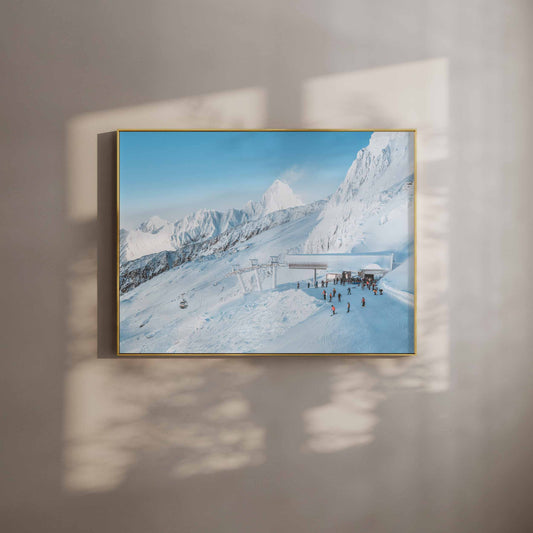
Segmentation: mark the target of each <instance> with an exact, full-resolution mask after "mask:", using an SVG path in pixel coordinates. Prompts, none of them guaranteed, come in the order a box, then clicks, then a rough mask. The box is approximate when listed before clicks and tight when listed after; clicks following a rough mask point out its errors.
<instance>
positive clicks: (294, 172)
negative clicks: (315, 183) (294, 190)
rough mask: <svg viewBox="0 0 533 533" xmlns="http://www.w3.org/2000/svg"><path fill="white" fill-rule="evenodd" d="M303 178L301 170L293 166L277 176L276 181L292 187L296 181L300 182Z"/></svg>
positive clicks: (303, 174)
mask: <svg viewBox="0 0 533 533" xmlns="http://www.w3.org/2000/svg"><path fill="white" fill-rule="evenodd" d="M304 177H305V172H304V170H303V168H301V167H299V166H297V165H294V166H292V167H290V168H288V169H287V170H284V171H283V172H282V173H281V174H280V175H279V176H278V179H279V180H281V181H284V182H285V183H288V184H289V185H292V184H294V183H296V182H298V181H300V180H301V179H302V178H304Z"/></svg>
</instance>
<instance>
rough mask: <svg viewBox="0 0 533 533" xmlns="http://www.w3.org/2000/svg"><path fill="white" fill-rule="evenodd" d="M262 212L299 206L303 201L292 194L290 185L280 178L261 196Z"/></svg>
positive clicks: (266, 212)
mask: <svg viewBox="0 0 533 533" xmlns="http://www.w3.org/2000/svg"><path fill="white" fill-rule="evenodd" d="M261 204H262V208H263V209H262V214H264V215H266V214H268V213H273V212H274V211H280V210H282V209H288V208H289V207H299V206H301V205H304V204H303V202H302V201H301V200H300V198H298V196H296V194H294V192H293V190H292V189H291V188H290V186H289V185H288V184H287V183H285V182H284V181H281V180H278V179H277V180H275V181H274V183H272V185H271V186H270V187H269V188H268V189H267V190H266V191H265V193H264V194H263V197H262V198H261Z"/></svg>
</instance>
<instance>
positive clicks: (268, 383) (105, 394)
mask: <svg viewBox="0 0 533 533" xmlns="http://www.w3.org/2000/svg"><path fill="white" fill-rule="evenodd" d="M531 15H532V6H531V4H530V2H528V1H527V0H523V1H519V0H508V1H506V2H503V1H501V0H499V1H497V0H487V1H483V2H476V1H469V2H465V1H464V0H462V1H458V0H457V1H456V0H449V1H447V2H442V1H430V0H428V1H422V0H408V1H403V2H395V1H382V2H368V1H360V0H350V1H342V0H340V1H330V2H321V1H313V0H307V1H290V2H287V1H278V0H273V1H265V2H252V1H250V0H246V1H245V0H226V1H218V0H217V1H214V0H196V1H184V0H178V1H175V2H167V1H159V0H156V1H153V2H141V1H138V0H129V1H122V0H115V1H114V2H105V1H99V0H96V1H92V2H73V1H65V0H52V1H49V2H35V1H33V2H32V1H27V2H9V3H8V2H4V4H3V6H2V16H1V17H0V39H1V42H2V47H1V50H2V52H1V56H0V57H1V72H2V78H1V79H2V82H1V84H0V96H1V98H0V109H1V115H0V117H1V118H0V123H1V128H0V139H1V142H0V150H1V153H0V168H1V180H2V182H1V183H2V187H1V194H0V202H1V216H2V224H1V225H0V231H1V240H0V246H1V249H0V257H1V262H0V268H1V279H2V280H3V284H2V289H1V294H2V307H1V314H2V317H1V325H2V327H1V332H2V335H1V347H2V359H1V368H0V380H1V387H0V400H1V402H0V413H1V414H0V419H1V422H2V428H1V433H0V451H1V459H2V463H1V474H0V487H1V494H0V529H1V530H2V531H5V532H9V533H11V532H17V533H18V532H22V531H32V532H33V531H43V532H48V531H49V532H54V533H55V532H63V531H64V532H69V533H70V532H78V531H79V532H82V531H83V532H91V533H93V532H95V531H99V532H107V531H109V532H121V531H129V532H131V533H137V532H139V533H141V532H142V533H146V532H165V531H169V532H170V531H172V532H174V531H179V532H180V533H181V532H188V531H194V532H196V531H202V532H203V531H210V532H211V531H213V532H217V533H218V532H228V533H236V532H254V533H256V532H257V533H262V532H269V533H270V532H273V531H276V532H278V531H279V532H291V533H293V532H300V531H301V532H311V531H313V532H314V531H328V532H335V533H336V532H350V533H352V532H354V531H361V532H365V533H381V532H394V533H397V532H406V533H407V532H408V533H414V532H421V533H426V532H429V531H431V532H437V531H442V532H447V533H449V532H450V531H453V532H470V531H472V532H478V531H484V532H505V533H512V532H515V531H516V532H523V531H527V530H528V529H532V527H533V524H532V521H531V516H530V512H529V511H530V506H529V505H528V503H529V501H530V500H531V496H530V488H531V482H532V475H531V472H533V455H532V454H531V451H530V447H531V446H530V442H531V437H532V430H533V422H532V419H533V418H532V415H533V397H532V392H531V391H532V387H531V382H532V378H531V375H532V370H533V368H532V367H533V364H532V358H531V353H532V349H531V345H532V340H533V339H532V336H533V335H532V329H531V327H530V324H529V321H530V317H531V315H532V304H531V298H532V296H533V294H532V292H533V291H532V284H531V275H530V273H529V271H528V267H529V265H530V264H531V261H532V259H533V258H532V253H531V238H530V236H529V228H531V227H532V226H533V224H532V222H533V220H532V219H533V215H532V210H531V208H530V197H531V194H532V193H533V188H532V185H531V177H530V172H528V170H529V168H530V166H531V165H530V153H531V139H532V137H533V136H532V133H533V132H532V126H531V123H532V122H531V118H532V116H531V115H532V105H531V99H530V87H531V81H532V71H531V68H532V67H531V52H530V50H531V48H532V46H531V45H532V42H531V36H530V31H529V30H530V26H531V23H532V22H533V20H532V16H531ZM199 126H210V127H287V128H290V127H352V128H401V127H404V128H411V127H416V128H418V131H419V160H418V163H419V213H418V222H419V263H418V267H419V269H418V272H419V309H420V316H419V318H420V322H419V348H420V355H419V356H418V357H417V358H416V359H412V358H411V359H401V360H391V359H373V360H368V359H346V360H341V359H337V358H330V359H325V358H302V359H285V358H272V359H263V358H260V359H253V360H248V359H239V360H235V359H232V360H224V359H200V360H189V359H174V360H161V359H156V360H145V359H141V360H130V359H121V360H116V358H113V357H112V353H111V350H110V345H111V342H112V338H113V303H112V302H113V297H112V279H113V278H112V277H113V267H112V261H111V260H112V254H113V236H114V234H113V226H112V206H113V202H114V197H113V194H114V192H113V182H112V177H113V167H112V162H113V150H114V148H113V143H112V136H110V135H109V134H107V135H106V132H109V131H112V130H114V129H117V128H135V127H144V128H147V127H153V128H157V127H164V128H183V127H199Z"/></svg>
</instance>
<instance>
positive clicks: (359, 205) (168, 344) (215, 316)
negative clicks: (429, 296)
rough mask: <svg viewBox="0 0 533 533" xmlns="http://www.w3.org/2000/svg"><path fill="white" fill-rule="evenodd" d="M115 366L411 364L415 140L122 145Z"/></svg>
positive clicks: (279, 135)
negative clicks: (216, 360)
mask: <svg viewBox="0 0 533 533" xmlns="http://www.w3.org/2000/svg"><path fill="white" fill-rule="evenodd" d="M117 146H118V149H117V198H118V202H117V203H118V206H117V208H118V212H117V225H118V243H117V312H118V317H117V323H118V331H117V351H118V355H159V356H160V355H176V356H206V355H212V356H213V355H214V356H239V355H263V356H264V355H272V356H277V355H414V354H415V353H416V266H415V265H416V230H415V218H416V217H415V211H416V131H415V130H374V131H361V130H227V131H226V130H224V131H223V130H193V131H191V130H188V131H184V130H176V131H152V130H150V131H147V130H136V131H131V130H119V131H118V132H117Z"/></svg>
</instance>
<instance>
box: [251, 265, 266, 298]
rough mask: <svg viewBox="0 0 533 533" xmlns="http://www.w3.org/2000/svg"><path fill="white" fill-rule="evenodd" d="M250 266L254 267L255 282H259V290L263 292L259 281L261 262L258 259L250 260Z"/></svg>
mask: <svg viewBox="0 0 533 533" xmlns="http://www.w3.org/2000/svg"><path fill="white" fill-rule="evenodd" d="M250 264H251V265H252V270H255V281H256V282H257V289H258V290H259V291H262V290H263V288H262V287H261V280H260V279H259V262H258V261H257V259H255V258H254V259H250Z"/></svg>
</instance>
